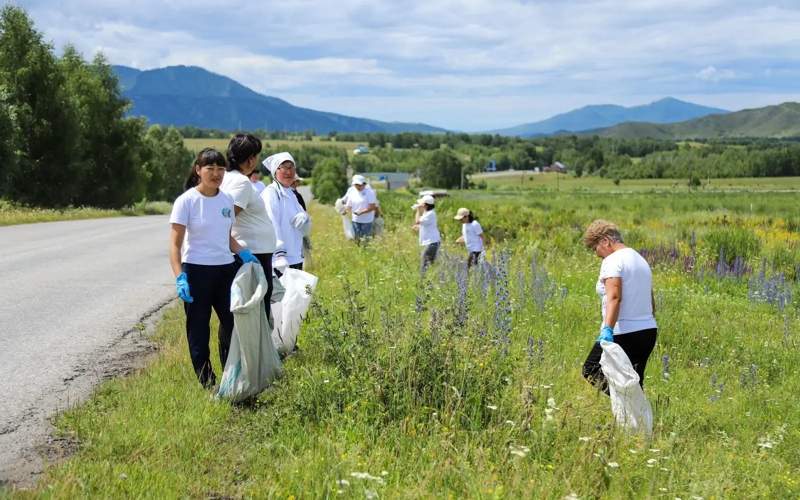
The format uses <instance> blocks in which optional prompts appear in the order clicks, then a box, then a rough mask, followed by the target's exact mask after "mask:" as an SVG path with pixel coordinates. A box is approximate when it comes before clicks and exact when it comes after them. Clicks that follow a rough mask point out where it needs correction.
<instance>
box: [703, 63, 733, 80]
mask: <svg viewBox="0 0 800 500" xmlns="http://www.w3.org/2000/svg"><path fill="white" fill-rule="evenodd" d="M696 76H697V78H699V79H701V80H705V81H707V82H719V81H721V80H732V79H734V78H736V73H735V72H733V71H732V70H729V69H717V68H715V67H714V66H706V67H705V68H703V69H701V70H700V71H698V72H697V75H696Z"/></svg>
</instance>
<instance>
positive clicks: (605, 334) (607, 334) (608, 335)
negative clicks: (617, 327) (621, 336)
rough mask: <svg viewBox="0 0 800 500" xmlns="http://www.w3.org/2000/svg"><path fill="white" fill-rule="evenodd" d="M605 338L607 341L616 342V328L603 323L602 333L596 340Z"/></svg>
mask: <svg viewBox="0 0 800 500" xmlns="http://www.w3.org/2000/svg"><path fill="white" fill-rule="evenodd" d="M601 340H605V341H606V342H614V329H613V328H611V327H610V326H608V325H603V328H601V329H600V335H599V336H598V337H597V340H596V342H600V341H601Z"/></svg>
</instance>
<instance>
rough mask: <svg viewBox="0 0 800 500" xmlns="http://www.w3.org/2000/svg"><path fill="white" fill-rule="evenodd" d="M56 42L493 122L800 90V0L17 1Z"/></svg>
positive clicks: (766, 99) (464, 120) (277, 92)
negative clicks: (593, 107) (608, 106)
mask: <svg viewBox="0 0 800 500" xmlns="http://www.w3.org/2000/svg"><path fill="white" fill-rule="evenodd" d="M13 3H15V4H17V5H19V6H21V7H23V8H25V9H26V10H27V11H28V12H29V14H30V15H31V16H32V17H33V19H34V21H35V23H36V25H37V28H38V29H39V30H41V31H42V32H43V33H44V35H45V38H46V39H47V40H49V41H51V42H52V43H53V45H54V46H55V47H56V49H57V50H60V49H61V48H62V47H63V46H64V45H65V44H66V43H71V44H73V45H75V46H76V47H77V48H78V49H79V50H80V51H81V52H83V53H84V55H85V56H86V57H90V56H92V55H93V54H94V53H95V52H97V51H102V52H103V53H104V54H105V55H106V56H107V58H108V59H109V60H110V61H111V62H112V63H114V64H123V65H127V66H133V67H136V68H139V69H151V68H158V67H163V66H168V65H177V64H184V65H197V66H202V67H204V68H206V69H209V70H211V71H214V72H216V73H220V74H224V75H226V76H229V77H231V78H233V79H235V80H237V81H239V82H241V83H243V84H244V85H247V86H248V87H250V88H252V89H254V90H256V91H258V92H261V93H264V94H268V95H272V96H276V97H280V98H283V99H286V100H288V101H289V102H291V103H292V104H295V105H299V106H305V107H310V108H314V109H318V110H324V111H333V112H338V113H344V114H348V115H354V116H364V117H369V118H375V119H380V120H386V121H419V122H425V123H429V124H432V125H438V126H443V127H446V128H449V129H455V130H467V131H476V130H487V129H493V128H500V127H507V126H512V125H518V124H521V123H526V122H531V121H537V120H540V119H543V118H547V117H549V116H551V115H553V114H556V113H560V112H564V111H568V110H570V109H573V108H576V107H579V106H584V105H587V104H605V103H613V104H621V105H626V106H627V105H637V104H645V103H648V102H652V101H654V100H657V99H660V98H662V97H666V96H673V97H677V98H680V99H685V100H689V101H692V102H696V103H699V104H705V105H710V106H718V107H722V108H726V109H730V110H739V109H743V108H748V107H759V106H764V105H768V104H777V103H780V102H784V101H789V100H795V101H800V85H798V81H800V28H798V27H799V26H800V0H773V1H770V0H739V1H732V0H729V1H725V0H543V1H525V0H520V1H510V0H485V1H484V0H463V1H460V2H456V1H449V0H441V1H440V0H426V1H403V0H367V1H359V0H336V1H330V2H324V1H317V2H312V1H307V0H300V1H291V0H284V1H281V2H272V1H249V2H247V1H240V2H235V3H233V2H227V1H226V0H158V1H156V0H133V1H131V0H124V1H123V0H58V1H53V0H50V1H47V0H22V1H19V0H18V1H16V2H13Z"/></svg>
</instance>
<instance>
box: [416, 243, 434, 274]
mask: <svg viewBox="0 0 800 500" xmlns="http://www.w3.org/2000/svg"><path fill="white" fill-rule="evenodd" d="M437 253H439V242H438V241H437V242H435V243H430V244H428V245H426V246H425V248H423V249H422V265H421V266H420V271H421V272H423V273H424V272H425V271H427V270H428V266H430V265H431V264H433V263H434V262H435V261H436V254H437Z"/></svg>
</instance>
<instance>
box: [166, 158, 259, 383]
mask: <svg viewBox="0 0 800 500" xmlns="http://www.w3.org/2000/svg"><path fill="white" fill-rule="evenodd" d="M225 165H226V162H225V157H224V156H222V154H221V153H220V152H219V151H217V150H215V149H212V148H205V149H203V150H202V151H200V153H199V154H198V155H197V158H196V159H195V161H194V164H193V165H192V170H191V172H190V174H189V178H188V179H187V180H186V184H185V186H184V187H185V189H186V191H185V192H184V193H183V194H182V195H180V196H179V197H178V199H176V200H175V203H174V204H173V206H172V214H171V215H170V219H169V221H170V225H171V229H170V248H169V261H170V265H171V266H172V272H173V273H174V274H175V277H176V279H175V285H176V287H177V292H178V296H179V297H180V298H181V300H183V302H184V304H183V306H184V311H185V312H186V337H187V339H188V342H189V354H190V355H191V358H192V365H193V366H194V371H195V373H196V374H197V378H198V380H199V381H200V383H201V384H202V385H203V386H204V387H206V388H211V387H213V386H214V384H216V375H215V374H214V370H213V368H212V367H211V360H210V352H209V347H208V345H209V339H210V336H211V328H210V325H209V321H210V320H211V309H212V308H213V309H214V311H215V312H216V313H217V317H218V318H219V322H220V325H221V326H222V328H220V339H219V357H220V363H221V365H222V366H225V361H226V359H227V358H228V349H229V348H230V341H231V338H230V334H231V332H232V331H233V314H232V313H231V311H230V293H231V292H230V290H231V284H232V283H233V277H234V275H235V274H236V266H235V264H234V259H233V253H236V254H238V255H239V258H240V259H241V260H242V261H243V262H254V263H257V262H258V259H256V257H255V256H254V255H253V254H252V252H250V250H248V249H246V248H242V247H241V246H240V245H239V244H238V243H237V242H236V240H235V239H234V238H233V237H232V236H231V227H232V226H233V217H234V204H233V199H231V197H230V196H229V195H227V194H225V193H223V192H222V191H221V190H220V185H221V184H222V179H223V177H224V176H225ZM223 337H225V338H223Z"/></svg>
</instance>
